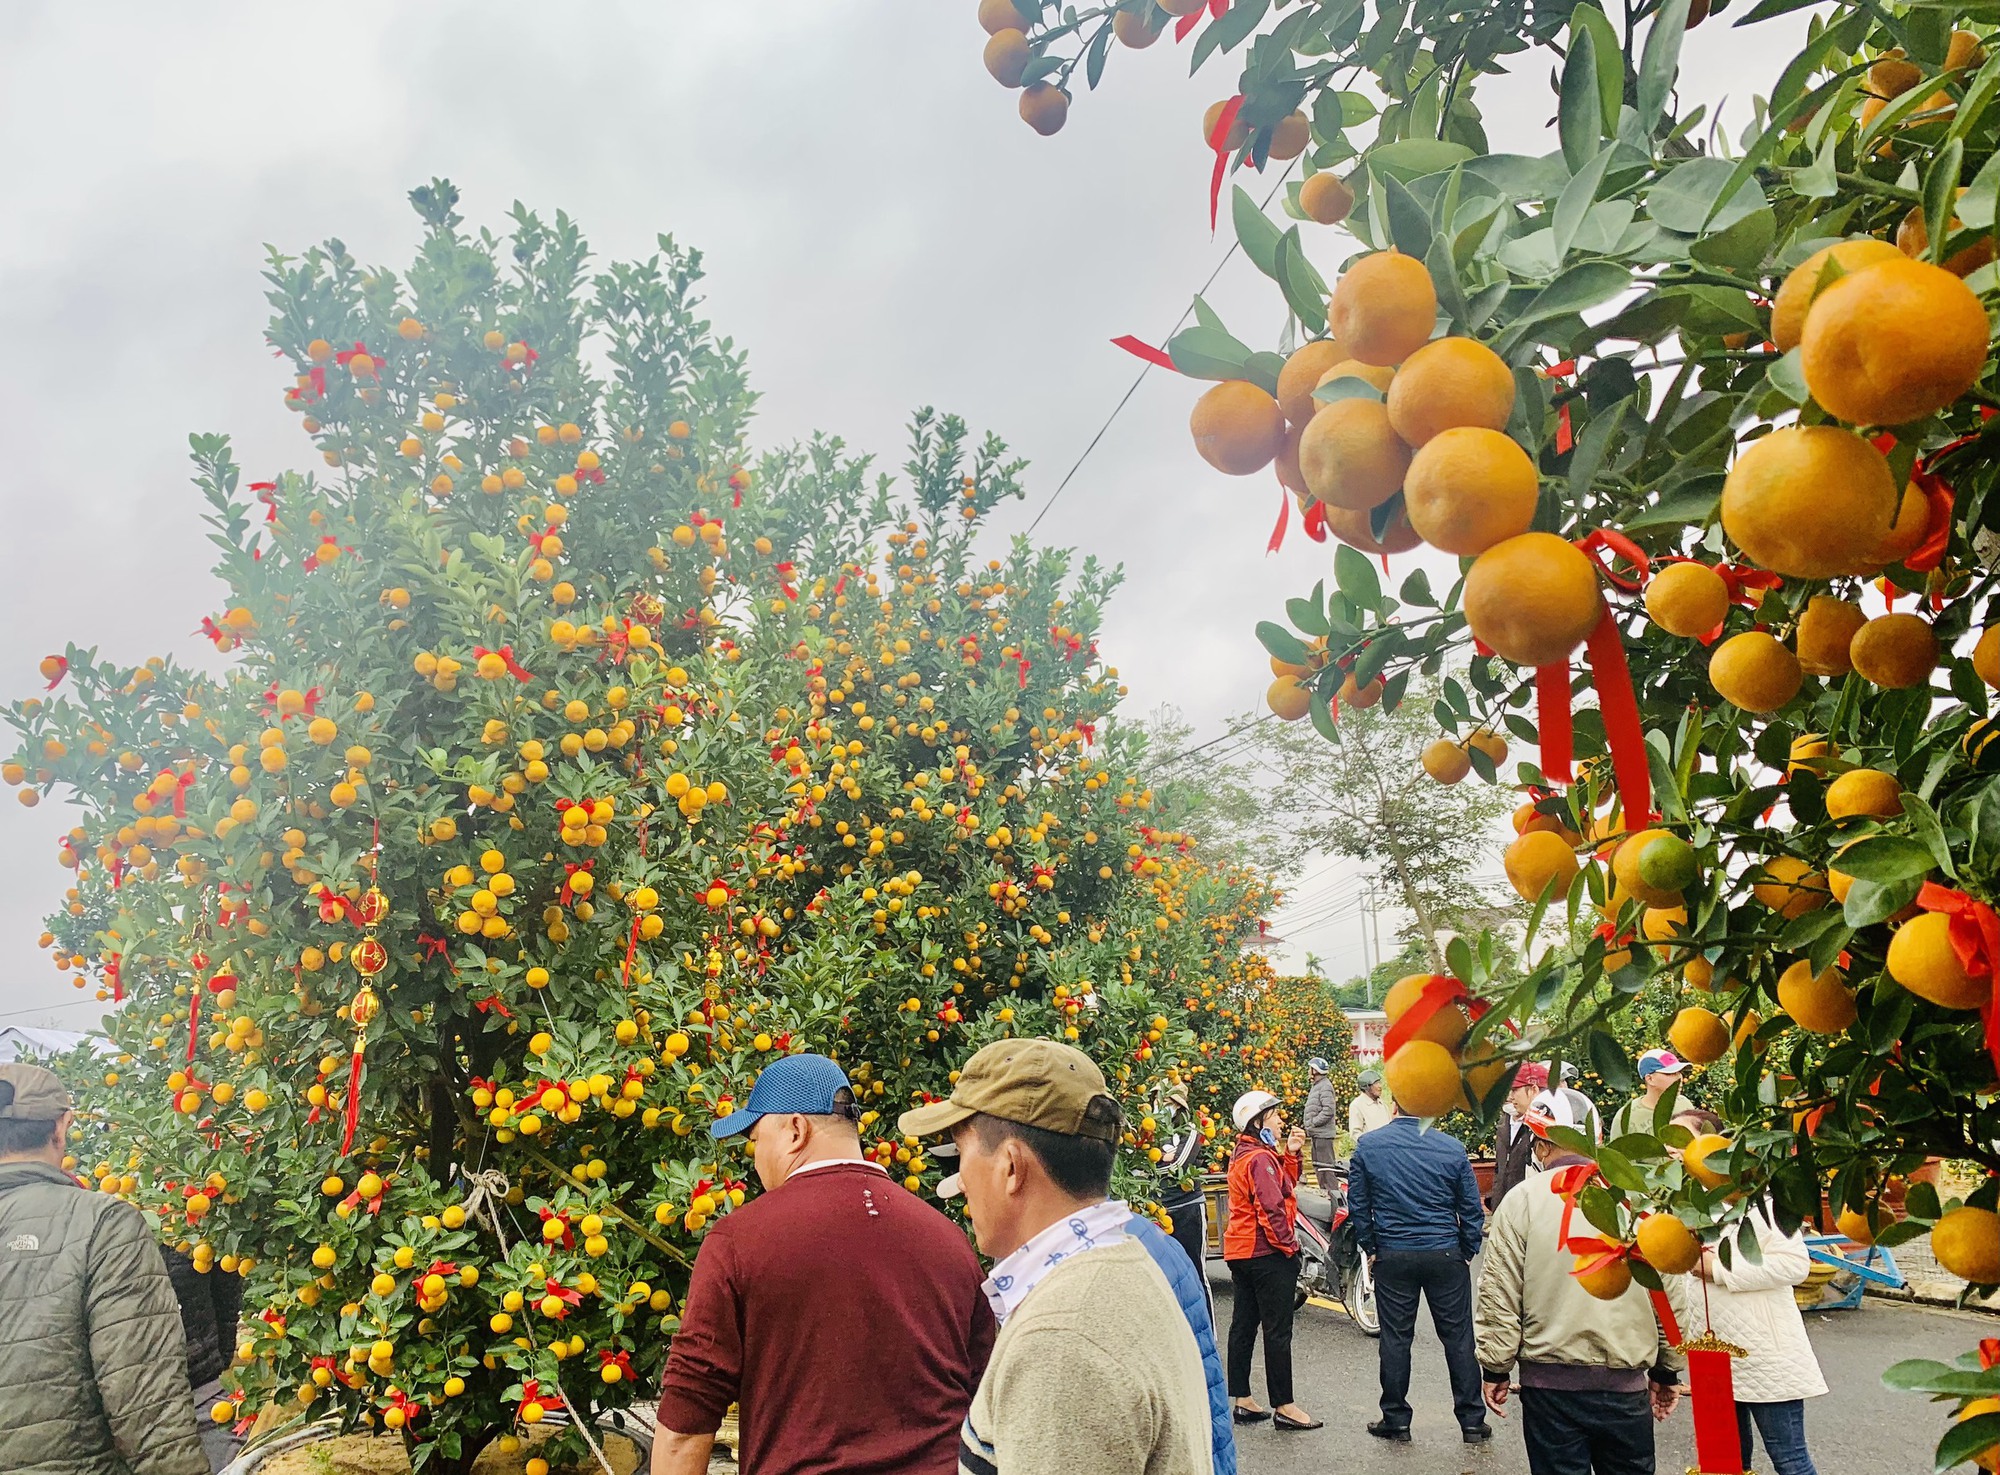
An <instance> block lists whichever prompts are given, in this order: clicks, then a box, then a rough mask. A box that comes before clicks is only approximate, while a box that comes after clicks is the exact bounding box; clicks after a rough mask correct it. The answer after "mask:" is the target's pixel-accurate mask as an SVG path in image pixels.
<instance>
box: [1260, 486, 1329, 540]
mask: <svg viewBox="0 0 2000 1475" xmlns="http://www.w3.org/2000/svg"><path fill="white" fill-rule="evenodd" d="M1314 505H1315V506H1317V505H1318V504H1317V503H1315V504H1314ZM1291 525H1292V494H1291V493H1290V492H1288V491H1286V490H1285V488H1284V487H1283V486H1282V485H1280V486H1279V488H1278V525H1277V526H1276V527H1274V528H1272V529H1271V541H1270V542H1268V543H1266V544H1265V545H1264V551H1265V552H1266V553H1276V552H1277V551H1278V550H1279V549H1280V548H1282V547H1284V546H1285V529H1286V528H1288V527H1290V526H1291Z"/></svg>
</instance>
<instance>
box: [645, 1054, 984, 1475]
mask: <svg viewBox="0 0 2000 1475" xmlns="http://www.w3.org/2000/svg"><path fill="white" fill-rule="evenodd" d="M860 1119H861V1112H860V1109H859V1108H858V1107H857V1106H856V1105H855V1102H854V1092H853V1090H852V1088H851V1087H850V1086H849V1085H848V1082H847V1076H846V1074H845V1073H844V1072H843V1071H842V1070H841V1068H840V1067H839V1066H838V1065H836V1064H835V1063H834V1062H833V1061H831V1060H829V1059H827V1058H826V1057H825V1056H823V1055H790V1056H787V1057H785V1058H784V1059H782V1060H779V1061H776V1062H774V1063H773V1064H772V1065H770V1066H769V1067H767V1068H766V1069H765V1071H764V1072H763V1074H762V1075H760V1076H758V1078H757V1084H756V1086H755V1087H754V1088H753V1089H752V1090H751V1092H750V1100H749V1102H748V1104H746V1105H745V1106H744V1108H743V1109H742V1110H741V1111H738V1112H735V1113H733V1114H732V1115H730V1116H726V1117H724V1118H723V1119H722V1120H721V1121H719V1122H717V1123H716V1124H715V1125H714V1126H713V1127H711V1128H710V1129H709V1130H710V1131H711V1132H712V1133H714V1135H715V1136H716V1137H717V1138H729V1137H736V1136H741V1135H743V1134H745V1133H747V1134H748V1135H749V1138H750V1145H751V1151H752V1153H753V1154H754V1157H755V1162H756V1168H757V1178H758V1181H759V1182H761V1183H762V1184H763V1185H764V1192H763V1193H762V1194H760V1195H759V1196H758V1197H756V1198H754V1199H752V1200H751V1201H750V1202H749V1203H746V1204H744V1205H743V1207H742V1208H740V1209H737V1210H735V1211H734V1212H732V1213H728V1214H725V1215H724V1216H723V1217H722V1218H721V1219H719V1220H717V1221H716V1223H715V1226H714V1227H713V1228H712V1229H710V1230H709V1232H708V1235H707V1237H706V1238H705V1239H704V1240H703V1241H702V1246H701V1251H700V1253H699V1254H698V1255H697V1256H696V1258H695V1266H694V1280H693V1283H692V1284H691V1285H690V1286H689V1287H688V1295H687V1304H686V1305H685V1306H684V1307H683V1308H682V1316H681V1327H680V1330H679V1331H678V1332H676V1333H675V1334H674V1340H673V1346H672V1348H671V1350H670V1351H669V1352H668V1355H667V1366H666V1371H665V1373H664V1374H663V1375H662V1378H661V1386H660V1421H659V1437H658V1439H657V1440H656V1441H655V1443H654V1445H653V1461H652V1475H705V1472H706V1471H707V1469H708V1462H709V1455H710V1452H711V1450H712V1449H713V1447H714V1444H715V1431H716V1429H717V1428H718V1427H719V1426H720V1425H721V1423H722V1417H723V1415H724V1414H725V1413H727V1412H728V1410H729V1406H730V1405H731V1404H732V1403H734V1404H738V1405H739V1414H738V1423H739V1428H740V1431H741V1432H740V1435H739V1447H738V1449H737V1451H736V1457H737V1462H738V1464H739V1465H740V1466H741V1468H743V1469H745V1470H754V1471H756V1472H757V1475H802V1472H812V1475H842V1472H853V1475H887V1472H891V1471H895V1472H903V1471H908V1472H910V1475H952V1472H954V1471H956V1470H957V1468H958V1444H959V1426H960V1424H961V1423H963V1422H964V1419H965V1415H966V1410H967V1409H968V1408H969V1407H970V1406H971V1403H972V1395H973V1392H974V1390H975V1389H976V1388H977V1387H978V1385H979V1378H980V1375H981V1373H983V1372H984V1371H985V1368H986V1358H987V1354H988V1353H989V1352H991V1351H992V1349H993V1336H994V1319H993V1312H992V1309H991V1307H990V1306H989V1305H988V1304H987V1299H986V1295H985V1292H984V1291H983V1290H982V1289H981V1284H982V1282H983V1280H984V1278H985V1277H984V1273H983V1272H982V1271H981V1270H980V1267H979V1260H978V1257H977V1256H975V1255H974V1254H973V1252H972V1246H971V1245H969V1244H968V1243H967V1242H966V1238H965V1235H964V1234H963V1232H961V1231H960V1230H959V1229H958V1228H957V1226H955V1225H954V1224H953V1223H952V1222H951V1221H950V1220H949V1219H947V1218H945V1217H944V1215H942V1214H940V1213H938V1212H937V1210H935V1209H933V1208H931V1207H930V1206H929V1205H928V1204H925V1203H923V1202H922V1201H920V1200H919V1199H917V1198H916V1196H915V1195H913V1194H911V1193H909V1192H908V1191H907V1190H905V1189H904V1188H903V1186H902V1185H901V1184H900V1183H897V1182H894V1181H893V1180H891V1179H890V1177H889V1175H888V1174H887V1173H885V1172H884V1171H883V1170H882V1169H881V1168H880V1167H878V1166H877V1165H876V1164H874V1163H872V1162H869V1161H867V1160H866V1159H864V1158H863V1157H862V1155H861V1136H860Z"/></svg>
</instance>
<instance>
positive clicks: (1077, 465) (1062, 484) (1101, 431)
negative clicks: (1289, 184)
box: [1028, 164, 1293, 533]
mask: <svg viewBox="0 0 2000 1475" xmlns="http://www.w3.org/2000/svg"><path fill="white" fill-rule="evenodd" d="M1292 168H1293V166H1292V165H1290V164H1287V165H1286V166H1285V170H1284V173H1282V174H1280V175H1279V176H1278V178H1277V181H1276V182H1275V183H1274V184H1273V185H1272V186H1271V192H1270V193H1269V194H1267V195H1266V196H1264V203H1263V204H1262V205H1260V206H1258V207H1257V208H1258V209H1260V210H1264V209H1268V208H1270V204H1271V201H1273V200H1275V199H1276V198H1277V197H1278V191H1279V190H1281V189H1283V188H1284V187H1285V181H1286V180H1287V179H1288V178H1290V177H1291V172H1292ZM1242 247H1243V242H1242V241H1241V240H1235V241H1231V242H1230V243H1229V249H1228V250H1227V251H1225V252H1223V253H1222V259H1221V260H1220V261H1218V262H1216V263H1215V270H1214V271H1212V272H1210V273H1209V274H1208V280H1207V281H1205V282H1203V283H1202V284H1201V286H1200V288H1199V289H1198V290H1197V291H1196V292H1195V294H1194V295H1195V296H1196V297H1199V296H1201V295H1202V293H1203V292H1206V291H1207V290H1208V289H1209V288H1210V287H1212V286H1214V285H1215V279H1216V278H1217V277H1219V276H1221V275H1222V269H1223V268H1224V267H1225V266H1227V265H1229V259H1230V258H1231V257H1232V256H1234V255H1235V254H1236V253H1237V252H1238V251H1239V250H1241V249H1242ZM1193 311H1194V303H1193V302H1192V301H1189V303H1188V305H1187V306H1186V307H1184V308H1182V309H1181V315H1180V316H1179V317H1177V318H1175V319H1174V325H1173V327H1171V328H1169V329H1168V330H1167V336H1166V338H1164V339H1162V340H1161V342H1163V343H1164V342H1166V341H1167V340H1168V339H1171V338H1172V337H1173V336H1174V334H1176V333H1178V332H1180V330H1181V324H1183V323H1185V322H1186V321H1187V320H1188V314H1189V313H1191V312H1193ZM1152 372H1153V365H1152V363H1151V362H1150V361H1149V362H1148V363H1147V364H1146V366H1145V367H1144V368H1143V369H1141V370H1139V377H1138V378H1136V379H1134V380H1133V381H1132V385H1131V388H1129V389H1127V390H1126V391H1125V394H1124V397H1123V398H1121V399H1120V400H1119V401H1118V403H1117V404H1115V405H1113V406H1112V407H1111V413H1110V414H1109V415H1107V416H1106V417H1105V420H1104V423H1103V424H1102V425H1100V426H1098V427H1097V434H1095V435H1093V436H1092V437H1091V438H1090V444H1089V445H1087V446H1085V447H1084V448H1083V454H1082V455H1080V456H1078V457H1077V458H1076V460H1075V462H1074V463H1072V465H1071V466H1070V468H1069V470H1068V471H1066V472H1064V473H1063V479H1062V480H1061V481H1059V482H1057V483H1056V489H1055V490H1054V491H1053V492H1050V493H1049V500H1048V501H1046V502H1044V503H1043V504H1042V510H1041V511H1040V512H1037V513H1036V514H1035V520H1034V521H1033V522H1031V523H1029V524H1028V531H1029V532H1030V533H1032V532H1034V530H1035V529H1036V528H1038V527H1040V526H1041V525H1042V519H1043V518H1045V517H1047V516H1048V515H1049V509H1050V508H1051V507H1053V506H1055V505H1056V498H1058V497H1060V496H1061V495H1062V494H1063V490H1064V488H1066V487H1067V486H1068V485H1069V484H1070V480H1071V478H1073V477H1074V476H1075V475H1076V473H1077V472H1078V471H1079V470H1080V469H1081V468H1082V466H1083V463H1084V462H1085V461H1087V460H1089V459H1090V453H1091V452H1092V451H1094V450H1096V449H1097V443H1098V442H1099V441H1101V440H1103V439H1104V435H1105V432H1106V431H1108V430H1110V429H1111V423H1112V421H1114V420H1116V419H1117V418H1118V415H1119V412H1120V411H1121V410H1123V409H1124V408H1125V406H1126V405H1128V404H1130V403H1131V402H1132V396H1133V395H1135V394H1137V393H1138V392H1139V386H1140V385H1141V384H1143V383H1145V381H1146V376H1147V375H1148V374H1150V373H1152Z"/></svg>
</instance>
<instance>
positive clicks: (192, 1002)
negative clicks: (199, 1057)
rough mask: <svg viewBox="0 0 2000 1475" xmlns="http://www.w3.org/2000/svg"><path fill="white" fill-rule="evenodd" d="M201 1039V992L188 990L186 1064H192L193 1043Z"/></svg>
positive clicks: (195, 989)
mask: <svg viewBox="0 0 2000 1475" xmlns="http://www.w3.org/2000/svg"><path fill="white" fill-rule="evenodd" d="M200 1038H201V990H200V989H198V988H191V989H189V990H188V1053H187V1058H188V1064H189V1065H193V1064H194V1047H195V1042H196V1041H198V1040H199V1039H200Z"/></svg>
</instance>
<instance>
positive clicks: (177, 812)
mask: <svg viewBox="0 0 2000 1475" xmlns="http://www.w3.org/2000/svg"><path fill="white" fill-rule="evenodd" d="M160 778H164V779H171V780H173V785H174V818H175V819H186V818H187V812H188V806H187V791H188V789H189V788H191V787H192V786H193V784H194V770H193V769H189V770H187V771H186V772H185V773H175V772H174V771H173V770H172V769H171V768H163V769H161V770H160ZM155 782H158V780H155Z"/></svg>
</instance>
